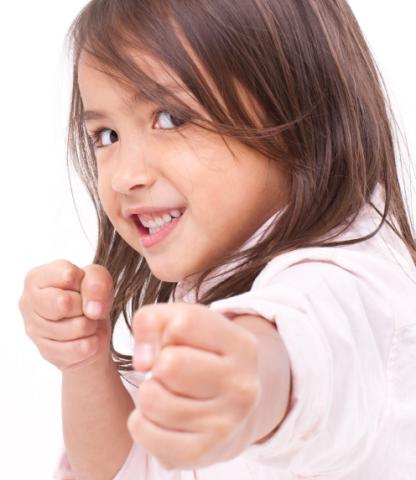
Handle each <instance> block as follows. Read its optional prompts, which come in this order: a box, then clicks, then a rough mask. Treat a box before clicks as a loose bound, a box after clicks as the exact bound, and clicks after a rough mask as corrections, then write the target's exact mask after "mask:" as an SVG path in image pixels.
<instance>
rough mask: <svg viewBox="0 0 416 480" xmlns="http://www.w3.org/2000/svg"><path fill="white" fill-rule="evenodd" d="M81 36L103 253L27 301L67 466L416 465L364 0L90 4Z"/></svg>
mask: <svg viewBox="0 0 416 480" xmlns="http://www.w3.org/2000/svg"><path fill="white" fill-rule="evenodd" d="M69 38H70V40H71V41H72V43H71V45H72V47H73V49H72V54H73V59H74V81H73V96H72V109H71V117H70V130H69V148H70V153H71V154H72V159H73V162H74V165H75V168H76V169H77V172H78V173H79V174H80V176H81V178H82V179H83V181H84V183H85V185H86V187H87V189H88V191H89V193H90V195H91V197H92V200H93V202H94V205H95V208H96V211H97V217H98V222H99V238H98V245H97V250H96V254H95V257H94V260H93V264H92V265H89V266H87V267H85V268H80V267H77V266H76V265H73V264H72V263H70V262H68V261H66V260H58V261H55V262H52V263H50V264H48V265H43V266H40V267H37V268H35V269H33V270H32V271H31V272H30V273H29V274H28V275H27V277H26V281H25V288H24V291H23V294H22V297H21V299H20V303H19V306H20V309H21V312H22V316H23V318H24V321H25V327H26V331H27V334H28V335H29V336H30V338H31V339H32V340H33V341H34V342H35V344H36V345H37V347H38V348H39V350H40V353H41V354H42V356H43V357H44V358H45V359H46V360H48V361H49V362H51V363H53V364H54V365H56V366H57V367H58V368H59V369H60V370H61V371H62V399H63V402H62V412H63V433H64V440H65V453H64V454H63V456H62V459H61V462H60V466H59V468H58V470H57V472H56V476H55V478H56V479H60V480H64V479H65V480H69V479H84V480H94V479H97V480H103V479H116V480H145V479H146V480H168V479H170V480H173V479H175V480H190V479H202V480H208V479H209V480H225V479H227V480H234V479H236V480H249V479H256V480H272V479H273V480H276V479H279V480H289V479H301V478H302V479H307V478H314V479H326V480H328V479H331V480H335V479H343V480H347V479H348V480H376V479H377V480H378V479H383V480H407V479H409V480H410V479H414V478H416V433H415V432H416V375H415V368H416V354H415V352H416V316H415V313H414V312H415V311H416V287H415V284H416V282H415V281H416V268H415V262H416V242H415V239H414V237H413V233H412V229H411V225H410V221H409V218H408V214H407V212H406V208H405V204H404V201H403V197H402V193H401V190H400V186H399V179H398V174H397V170H396V155H395V149H394V142H393V130H392V126H391V123H390V120H389V116H390V111H389V109H388V102H387V100H386V98H385V94H384V91H383V89H382V87H381V85H382V82H381V76H380V75H379V73H378V71H377V69H376V67H375V65H374V62H373V59H372V57H371V54H370V52H369V50H368V47H367V46H366V43H365V41H364V38H363V34H362V32H361V30H360V28H359V26H358V24H357V21H356V20H355V18H354V16H353V14H352V12H351V10H350V8H349V6H348V4H347V2H346V1H345V0H333V1H325V2H317V1H315V0H291V1H284V0H246V1H234V0H210V1H208V2H199V1H194V2H192V1H187V2H184V1H177V0H164V1H162V0H117V1H115V0H92V1H91V2H89V3H88V4H87V6H86V7H85V8H84V9H83V10H82V12H81V13H80V14H79V16H78V17H77V18H76V20H75V22H74V23H73V25H72V28H71V30H70V37H69ZM121 314H123V317H124V320H125V321H126V324H127V326H128V327H129V329H130V332H131V333H132V335H133V338H134V345H135V348H134V355H133V356H130V355H123V354H121V353H119V352H118V351H117V349H116V348H115V346H114V343H113V341H112V337H113V331H114V327H115V325H116V322H117V321H120V317H121ZM132 353H133V352H132ZM139 387H140V388H139Z"/></svg>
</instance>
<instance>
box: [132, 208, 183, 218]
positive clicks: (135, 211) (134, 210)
mask: <svg viewBox="0 0 416 480" xmlns="http://www.w3.org/2000/svg"><path fill="white" fill-rule="evenodd" d="M185 209H186V207H172V206H169V207H155V206H150V205H143V206H141V207H131V208H126V209H125V210H124V211H123V216H124V218H126V219H128V220H131V218H132V217H134V216H135V215H145V214H150V215H152V214H153V215H156V214H160V215H162V214H164V213H169V212H171V211H172V210H179V211H180V212H181V213H183V212H184V211H185Z"/></svg>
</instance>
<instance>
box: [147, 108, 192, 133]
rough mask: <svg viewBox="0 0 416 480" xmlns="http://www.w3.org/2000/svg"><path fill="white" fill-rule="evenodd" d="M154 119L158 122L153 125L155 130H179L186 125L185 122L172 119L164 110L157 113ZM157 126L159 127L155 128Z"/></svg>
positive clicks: (179, 119)
mask: <svg viewBox="0 0 416 480" xmlns="http://www.w3.org/2000/svg"><path fill="white" fill-rule="evenodd" d="M156 118H157V119H158V122H156V123H155V124H154V125H155V126H156V128H159V129H163V130H172V129H174V128H179V127H181V126H182V125H184V124H185V123H186V120H183V119H181V118H178V117H174V116H173V115H172V114H171V113H169V112H168V111H166V110H162V111H159V112H157V113H156ZM158 124H159V125H160V126H159V127H157V125H158Z"/></svg>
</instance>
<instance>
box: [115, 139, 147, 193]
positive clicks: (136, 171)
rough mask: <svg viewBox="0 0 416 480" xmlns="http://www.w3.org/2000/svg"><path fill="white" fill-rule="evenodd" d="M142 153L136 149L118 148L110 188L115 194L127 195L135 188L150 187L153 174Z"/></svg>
mask: <svg viewBox="0 0 416 480" xmlns="http://www.w3.org/2000/svg"><path fill="white" fill-rule="evenodd" d="M145 155H146V156H147V154H144V152H143V151H141V152H140V153H138V149H130V150H129V151H128V150H127V149H126V148H124V149H123V148H120V151H119V155H118V156H117V159H115V168H114V170H113V173H112V179H111V186H112V189H113V190H114V191H115V192H118V193H121V194H128V193H129V192H130V191H131V190H133V189H134V188H136V187H143V186H145V187H150V186H151V185H153V183H154V182H155V180H156V176H155V172H154V170H153V168H152V167H151V166H150V164H149V162H148V161H147V160H146V159H145V158H144V156H145Z"/></svg>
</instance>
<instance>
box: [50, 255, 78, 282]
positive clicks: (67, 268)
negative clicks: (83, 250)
mask: <svg viewBox="0 0 416 480" xmlns="http://www.w3.org/2000/svg"><path fill="white" fill-rule="evenodd" d="M55 266H56V267H57V268H58V269H59V271H60V276H61V280H62V282H63V284H64V285H65V286H66V287H69V286H71V285H72V284H73V283H74V281H75V277H76V274H77V267H76V266H75V265H74V264H73V263H71V262H70V261H68V260H64V259H60V260H56V261H55Z"/></svg>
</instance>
